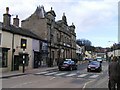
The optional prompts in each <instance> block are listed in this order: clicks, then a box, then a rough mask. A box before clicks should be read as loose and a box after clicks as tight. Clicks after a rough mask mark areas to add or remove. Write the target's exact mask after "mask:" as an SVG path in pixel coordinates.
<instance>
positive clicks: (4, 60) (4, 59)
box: [2, 51, 8, 67]
mask: <svg viewBox="0 0 120 90" xmlns="http://www.w3.org/2000/svg"><path fill="white" fill-rule="evenodd" d="M7 60H8V52H7V51H2V67H7Z"/></svg>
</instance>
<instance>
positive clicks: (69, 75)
mask: <svg viewBox="0 0 120 90" xmlns="http://www.w3.org/2000/svg"><path fill="white" fill-rule="evenodd" d="M74 75H76V73H71V74H68V75H66V76H68V77H71V76H74Z"/></svg>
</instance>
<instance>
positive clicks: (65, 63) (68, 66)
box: [58, 59, 77, 71]
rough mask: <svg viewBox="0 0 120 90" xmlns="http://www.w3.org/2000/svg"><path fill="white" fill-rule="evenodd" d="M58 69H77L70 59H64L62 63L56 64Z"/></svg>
mask: <svg viewBox="0 0 120 90" xmlns="http://www.w3.org/2000/svg"><path fill="white" fill-rule="evenodd" d="M58 68H59V70H60V71H61V70H70V71H72V70H77V64H76V63H75V61H73V60H71V59H65V60H64V61H63V63H61V64H59V65H58Z"/></svg>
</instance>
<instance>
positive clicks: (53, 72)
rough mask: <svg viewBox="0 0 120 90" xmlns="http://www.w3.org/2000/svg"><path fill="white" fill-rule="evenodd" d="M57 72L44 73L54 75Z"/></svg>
mask: <svg viewBox="0 0 120 90" xmlns="http://www.w3.org/2000/svg"><path fill="white" fill-rule="evenodd" d="M56 73H57V72H52V73H47V74H44V75H53V74H56Z"/></svg>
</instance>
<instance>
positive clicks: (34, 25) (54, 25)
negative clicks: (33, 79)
mask: <svg viewBox="0 0 120 90" xmlns="http://www.w3.org/2000/svg"><path fill="white" fill-rule="evenodd" d="M55 17H56V14H55V12H54V10H53V9H52V8H51V10H50V11H48V12H46V11H45V10H44V7H43V6H39V7H37V9H36V10H35V12H34V13H33V14H32V15H31V16H29V17H28V18H27V19H25V20H23V21H22V23H21V27H22V28H24V29H27V30H30V31H32V32H33V33H34V34H36V35H38V36H40V37H41V38H42V39H43V40H46V43H45V45H46V46H47V47H48V50H45V51H44V50H43V52H44V53H43V55H42V56H43V57H42V59H43V62H46V63H47V64H48V66H53V65H56V64H57V62H58V60H60V59H62V58H74V59H75V58H76V33H75V26H74V25H73V24H72V25H71V26H69V25H68V24H67V18H66V16H65V13H64V14H63V16H62V20H59V21H55Z"/></svg>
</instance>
